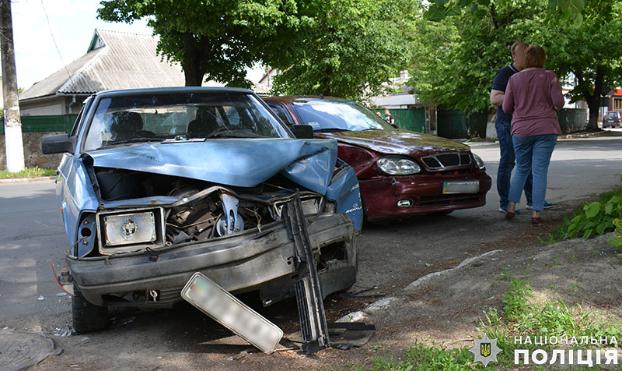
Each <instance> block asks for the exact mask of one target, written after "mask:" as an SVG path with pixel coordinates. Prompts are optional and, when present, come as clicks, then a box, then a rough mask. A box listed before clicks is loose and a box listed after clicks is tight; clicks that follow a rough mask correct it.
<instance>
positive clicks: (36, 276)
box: [0, 137, 622, 368]
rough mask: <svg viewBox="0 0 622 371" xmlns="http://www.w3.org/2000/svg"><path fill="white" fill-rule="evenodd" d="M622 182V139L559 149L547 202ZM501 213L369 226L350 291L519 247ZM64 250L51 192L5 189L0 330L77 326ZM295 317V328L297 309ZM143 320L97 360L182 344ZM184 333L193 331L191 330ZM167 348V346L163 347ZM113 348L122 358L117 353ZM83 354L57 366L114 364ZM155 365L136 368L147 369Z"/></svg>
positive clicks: (382, 289)
mask: <svg viewBox="0 0 622 371" xmlns="http://www.w3.org/2000/svg"><path fill="white" fill-rule="evenodd" d="M473 151H474V152H475V153H477V154H479V155H480V156H481V157H482V158H483V159H484V160H485V161H486V164H487V168H488V173H489V174H491V175H492V176H493V177H494V175H495V174H496V169H497V159H498V147H497V146H496V145H495V144H474V145H473ZM620 173H622V137H620V138H595V139H583V140H573V141H561V142H560V143H559V144H558V146H557V148H556V150H555V152H554V155H553V160H552V164H551V168H550V173H549V187H548V194H547V199H548V200H549V201H552V202H554V203H556V204H557V206H556V209H557V210H556V212H557V213H561V212H564V211H565V208H567V207H569V205H571V204H576V201H577V200H580V199H583V198H585V197H588V196H589V195H592V194H594V193H599V192H603V191H606V190H609V189H611V188H612V187H614V186H617V185H620V184H621V182H620V177H619V174H620ZM497 208H498V197H497V195H496V190H495V187H494V186H493V190H492V191H491V192H490V193H489V196H488V202H487V205H486V206H485V207H482V208H479V209H473V210H462V211H456V212H454V213H452V214H450V215H448V216H434V217H431V216H422V217H415V218H409V219H405V220H398V221H391V222H383V223H379V224H372V225H368V226H366V229H365V230H364V232H363V235H362V237H361V243H360V263H359V264H360V272H359V280H358V282H357V284H356V285H355V287H354V289H353V291H354V292H356V291H365V293H366V294H368V295H369V296H370V297H375V296H383V295H390V294H391V293H392V292H394V291H396V290H398V289H400V288H401V287H404V286H405V285H406V284H408V283H409V282H411V281H413V280H415V279H417V278H418V277H420V276H421V275H422V274H424V273H425V272H429V271H433V270H438V269H440V268H443V267H447V266H451V265H454V264H457V263H458V262H459V261H461V260H462V259H464V258H466V257H469V256H473V255H477V254H479V253H481V252H483V251H485V250H487V249H490V243H495V241H503V240H504V239H505V240H507V239H508V238H512V236H513V230H512V228H513V227H512V226H509V225H508V223H506V222H505V221H503V219H502V215H501V214H500V213H498V212H497ZM544 217H546V214H545V215H544ZM516 223H519V224H525V225H527V224H528V217H527V216H526V215H524V216H519V217H518V218H517V221H516ZM65 249H66V243H65V236H64V231H63V225H62V223H61V218H60V212H59V208H58V201H57V199H56V195H55V185H54V183H53V182H36V183H17V184H0V309H1V310H0V328H3V327H9V328H13V329H16V330H27V331H33V330H35V331H43V332H44V333H46V334H53V333H55V332H58V330H57V328H60V329H63V328H66V326H67V325H69V324H70V322H71V318H70V299H69V297H67V296H62V295H61V290H60V289H59V288H58V287H57V286H56V284H55V283H54V282H53V280H52V273H51V269H50V261H57V262H60V261H62V257H63V254H64V251H65ZM291 312H292V314H291V316H292V318H294V319H295V309H293V311H291ZM137 316H138V319H137V320H136V322H139V324H138V325H136V326H138V329H135V328H134V329H133V328H132V327H131V326H133V324H132V323H129V324H127V326H125V325H123V326H121V325H119V326H118V327H117V328H116V329H112V330H109V331H108V332H107V333H105V334H104V335H99V336H101V338H99V340H98V341H99V342H101V344H98V345H97V346H95V345H92V348H93V349H94V350H93V352H97V349H109V351H115V352H118V354H119V357H120V358H119V359H124V358H123V357H124V355H125V357H127V359H130V360H132V362H139V359H140V357H142V356H144V357H148V358H149V359H150V360H152V361H153V360H155V362H156V363H155V364H156V365H157V360H156V358H154V357H156V354H157V353H153V352H154V350H153V349H151V348H150V347H148V346H147V345H145V344H146V343H149V341H148V340H147V339H151V338H154V337H155V338H158V339H160V338H163V337H166V338H167V339H177V340H174V341H179V338H180V337H183V336H184V335H182V334H175V331H176V330H175V329H176V328H179V326H177V327H176V326H172V325H171V326H168V327H166V326H164V327H163V326H161V325H156V323H154V322H152V321H150V317H151V315H150V314H147V315H144V316H143V317H141V315H137ZM176 316H177V317H176ZM184 316H185V314H183V313H182V314H177V315H176V314H175V313H172V314H166V315H165V317H166V320H167V321H172V323H175V321H182V322H183V319H181V318H179V317H184ZM132 321H133V320H132ZM132 321H130V322H132ZM182 327H183V328H186V329H188V328H192V326H191V325H187V326H185V327H184V326H182ZM180 331H181V330H180ZM185 334H187V332H185ZM93 336H98V335H93ZM197 336H198V337H197V338H194V339H191V340H187V341H190V342H192V341H196V342H197V343H198V342H200V341H201V340H202V339H201V335H197ZM72 338H73V337H71V338H56V339H58V340H60V342H61V344H65V346H66V348H70V346H69V345H71V344H74V345H75V343H76V341H78V340H69V339H72ZM106 344H107V345H106ZM167 344H168V343H167V342H160V343H159V345H158V347H157V348H159V349H161V348H162V347H167V346H168V345H167ZM128 346H134V347H138V348H135V349H134V350H133V352H134V353H131V354H133V355H128V353H127V352H128V350H127V349H125V348H126V347H128ZM85 347H87V345H85ZM115 347H117V348H118V349H116V350H114V349H115ZM141 347H144V349H143V348H141ZM141 349H142V353H141ZM238 351H239V350H238ZM180 352H182V353H183V351H181V350H180ZM79 354H80V352H77V351H75V350H74V351H73V352H72V351H68V350H67V349H66V352H65V354H64V355H63V356H61V357H59V358H58V359H57V360H55V361H52V362H55V363H53V364H51V365H50V367H52V368H54V366H59V365H65V366H66V365H69V364H70V363H72V362H77V363H82V362H86V363H82V366H87V368H89V367H88V365H89V364H91V365H97V364H99V365H100V366H103V365H106V362H107V360H109V358H108V356H109V355H108V356H105V355H103V354H102V355H101V356H98V355H97V354H90V355H89V358H88V360H84V359H81V358H80V357H79V356H78V355H79ZM137 354H140V356H138V355H137ZM185 357H186V358H187V357H190V356H185ZM46 362H48V361H46ZM56 362H60V363H56ZM149 362H150V361H149ZM149 362H147V361H145V362H144V363H138V365H142V366H146V365H148V364H150V363H149ZM45 364H46V363H45V362H44V364H43V366H45ZM44 368H45V367H44Z"/></svg>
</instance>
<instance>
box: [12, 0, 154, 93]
mask: <svg viewBox="0 0 622 371" xmlns="http://www.w3.org/2000/svg"><path fill="white" fill-rule="evenodd" d="M99 1H100V0H12V1H11V4H12V8H13V9H12V11H13V38H14V40H13V41H14V43H15V63H16V69H17V86H18V87H20V88H23V89H28V88H29V87H30V86H31V85H32V84H33V83H35V82H37V81H40V80H42V79H44V78H45V77H47V76H49V75H50V74H52V73H53V72H55V71H57V70H59V69H61V68H62V67H63V66H64V65H66V64H69V62H71V61H73V60H75V59H77V58H79V57H80V56H82V55H84V54H85V53H86V50H87V48H88V46H89V43H90V41H91V38H92V37H93V31H94V30H95V28H101V29H107V30H118V31H130V32H135V33H141V34H151V33H152V30H151V28H150V27H148V26H147V24H146V21H139V22H134V23H133V24H132V25H128V24H124V23H110V22H104V21H101V20H98V19H97V9H98V8H99ZM46 14H47V18H46ZM48 19H49V23H48ZM55 44H56V45H57V46H58V49H57V48H56V46H55Z"/></svg>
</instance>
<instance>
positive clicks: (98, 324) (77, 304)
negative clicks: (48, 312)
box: [71, 286, 108, 334]
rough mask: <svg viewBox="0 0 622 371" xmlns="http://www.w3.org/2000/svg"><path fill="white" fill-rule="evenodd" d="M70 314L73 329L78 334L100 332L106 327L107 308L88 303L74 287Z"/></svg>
mask: <svg viewBox="0 0 622 371" xmlns="http://www.w3.org/2000/svg"><path fill="white" fill-rule="evenodd" d="M71 312H72V318H73V329H74V330H75V331H76V332H77V333H78V334H84V333H87V332H93V331H98V330H102V329H104V328H106V327H107V326H108V308H107V307H100V306H98V305H93V304H91V303H89V302H88V301H87V300H86V299H85V298H84V296H82V293H80V291H78V290H77V289H76V288H75V286H74V296H73V298H72V299H71Z"/></svg>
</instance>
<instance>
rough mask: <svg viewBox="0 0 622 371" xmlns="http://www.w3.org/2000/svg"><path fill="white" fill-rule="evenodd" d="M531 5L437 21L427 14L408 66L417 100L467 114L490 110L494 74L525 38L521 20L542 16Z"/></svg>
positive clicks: (502, 4)
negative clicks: (517, 44) (519, 41)
mask: <svg viewBox="0 0 622 371" xmlns="http://www.w3.org/2000/svg"><path fill="white" fill-rule="evenodd" d="M534 3H535V2H534V1H525V2H523V3H521V4H516V3H515V2H513V1H509V0H508V1H496V2H494V3H493V2H491V3H489V4H488V6H483V5H478V6H474V7H468V8H456V9H454V10H452V11H446V12H444V14H445V16H443V17H440V18H438V20H436V19H437V18H436V17H437V15H436V14H435V13H433V14H432V15H433V16H434V17H432V15H431V14H430V13H429V12H430V11H431V10H430V9H428V11H427V12H426V14H425V17H424V18H421V19H419V20H418V22H417V32H416V35H417V36H416V40H415V43H414V49H413V61H412V63H411V66H412V68H411V75H412V79H411V84H412V85H413V86H414V87H415V90H416V93H417V97H418V98H419V99H420V100H422V101H423V102H426V103H429V104H433V105H441V106H445V107H448V108H455V109H461V110H463V111H465V112H467V113H470V112H476V111H483V110H487V109H489V108H490V103H489V100H488V94H489V92H490V86H491V82H492V79H493V77H494V75H495V73H496V71H497V70H498V69H499V68H501V67H502V66H504V65H506V64H508V63H510V62H511V57H510V51H509V46H510V45H511V44H512V43H513V42H514V41H515V40H518V39H524V38H525V37H526V32H525V31H524V29H523V28H522V27H521V22H522V21H521V20H523V19H530V18H532V17H533V16H534V15H535V14H537V13H538V12H540V11H542V8H541V7H539V6H537V4H534ZM515 4H516V5H515ZM437 12H438V11H437Z"/></svg>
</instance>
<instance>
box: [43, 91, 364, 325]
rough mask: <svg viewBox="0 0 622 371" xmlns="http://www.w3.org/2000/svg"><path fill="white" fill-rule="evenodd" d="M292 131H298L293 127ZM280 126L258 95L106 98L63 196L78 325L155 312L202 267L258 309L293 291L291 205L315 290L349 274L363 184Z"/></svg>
mask: <svg viewBox="0 0 622 371" xmlns="http://www.w3.org/2000/svg"><path fill="white" fill-rule="evenodd" d="M292 130H295V132H292ZM311 136H312V131H311V130H310V128H305V127H301V128H295V129H291V128H287V127H286V126H285V125H284V124H282V123H281V122H280V121H279V119H278V118H276V117H275V116H274V114H273V113H272V111H270V109H269V108H268V107H267V106H266V105H265V103H263V101H261V100H260V99H259V98H258V97H257V96H256V95H255V94H254V93H253V92H251V91H249V90H244V89H232V88H200V87H196V88H190V87H186V88H160V89H137V90H118V91H106V92H100V93H98V94H95V95H93V96H91V97H90V98H89V99H88V100H87V101H85V103H84V106H83V108H82V111H81V113H80V114H79V116H78V118H77V121H76V125H75V127H74V128H73V130H72V132H71V133H70V134H69V135H67V134H63V135H55V136H49V137H46V138H44V139H43V141H42V149H43V152H44V153H47V154H51V153H63V154H64V155H63V158H62V161H61V164H60V166H59V168H58V171H59V176H58V180H57V182H58V193H59V196H60V198H61V202H62V205H61V209H62V217H63V220H64V225H65V232H66V234H67V238H68V240H69V249H68V251H67V254H66V262H67V268H68V275H67V274H66V275H65V276H66V277H64V281H65V282H69V281H71V282H72V283H73V289H74V297H73V325H74V329H75V330H76V331H78V332H88V331H93V330H97V329H101V328H103V327H105V326H106V323H107V313H108V309H109V308H111V307H113V306H138V307H145V306H146V307H161V306H170V305H171V304H173V303H175V302H177V301H181V300H182V299H181V297H180V291H181V289H182V288H183V287H184V285H185V284H186V282H187V281H188V280H189V279H190V277H191V276H192V275H193V274H194V273H195V272H201V273H203V274H205V275H206V276H208V277H209V278H211V279H212V280H214V281H215V282H217V283H218V284H219V285H220V286H222V287H223V288H224V289H226V290H227V291H230V292H233V293H242V292H248V291H258V292H259V294H260V296H261V299H262V301H263V303H264V305H269V304H272V303H274V302H277V301H279V300H281V299H283V298H286V297H288V296H290V295H291V294H292V287H293V285H294V282H295V280H296V277H295V273H296V271H295V268H294V266H295V264H293V261H292V256H293V255H294V253H293V242H292V237H291V236H290V235H289V234H288V231H287V229H286V227H285V223H284V221H283V218H282V215H283V208H284V206H285V205H286V204H287V203H288V202H290V201H291V200H292V198H293V197H296V198H297V199H299V200H300V203H301V205H302V210H303V211H304V215H305V218H306V224H307V227H306V228H307V231H308V235H309V239H310V241H311V245H312V248H313V252H314V256H315V259H316V262H315V263H316V266H317V270H318V273H319V276H320V281H321V285H322V286H321V287H322V295H323V296H326V295H329V294H331V293H334V292H337V291H342V290H346V289H348V288H349V287H351V286H352V285H353V284H354V282H355V279H356V270H357V245H356V236H357V235H358V231H359V230H360V228H361V224H362V217H363V214H362V208H361V200H360V194H359V188H358V181H357V179H356V176H355V174H354V172H353V170H352V169H351V168H350V167H349V166H348V165H347V164H345V163H343V162H341V161H339V160H338V159H337V143H336V142H335V141H334V140H318V139H311Z"/></svg>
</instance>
